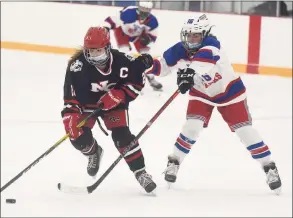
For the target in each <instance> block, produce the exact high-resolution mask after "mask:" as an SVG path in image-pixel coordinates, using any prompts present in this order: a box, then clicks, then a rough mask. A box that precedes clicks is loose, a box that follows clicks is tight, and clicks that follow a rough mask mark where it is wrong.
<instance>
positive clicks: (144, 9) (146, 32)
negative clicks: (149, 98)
mask: <svg viewBox="0 0 293 218" xmlns="http://www.w3.org/2000/svg"><path fill="white" fill-rule="evenodd" d="M152 8H153V3H152V2H151V1H139V2H138V6H128V7H124V8H123V9H122V10H121V11H119V12H118V13H119V14H118V15H117V16H110V17H107V18H106V20H105V23H104V26H105V27H106V28H107V29H108V30H113V32H114V36H115V39H116V42H117V46H118V49H119V50H120V51H122V52H125V53H130V52H131V51H133V49H132V47H131V45H130V43H133V46H134V48H135V49H136V51H137V52H138V53H139V54H143V53H148V52H149V51H150V49H151V46H152V44H154V43H155V42H156V39H157V29H158V21H157V18H156V17H155V16H154V15H153V14H151V10H152ZM146 77H147V79H148V81H149V83H150V85H151V86H152V87H153V89H154V90H161V89H162V87H163V86H162V84H161V83H159V82H158V81H157V80H156V79H155V77H154V75H152V74H149V75H146Z"/></svg>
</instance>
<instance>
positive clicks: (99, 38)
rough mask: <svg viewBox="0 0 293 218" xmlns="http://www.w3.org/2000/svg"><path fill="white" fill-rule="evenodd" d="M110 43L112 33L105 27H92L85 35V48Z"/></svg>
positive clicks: (99, 46) (100, 46) (102, 46)
mask: <svg viewBox="0 0 293 218" xmlns="http://www.w3.org/2000/svg"><path fill="white" fill-rule="evenodd" d="M108 44H110V34H109V32H108V30H107V29H105V28H104V27H90V28H89V29H88V31H87V33H86V35H85V37H84V44H83V46H84V48H86V49H89V48H104V47H106V46H107V45H108Z"/></svg>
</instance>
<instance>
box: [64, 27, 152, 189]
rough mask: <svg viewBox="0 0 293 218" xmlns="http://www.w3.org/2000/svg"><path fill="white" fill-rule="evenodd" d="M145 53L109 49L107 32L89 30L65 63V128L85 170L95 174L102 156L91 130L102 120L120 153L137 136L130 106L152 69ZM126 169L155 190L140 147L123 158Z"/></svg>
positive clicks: (147, 187) (133, 149) (91, 174)
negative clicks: (92, 114)
mask: <svg viewBox="0 0 293 218" xmlns="http://www.w3.org/2000/svg"><path fill="white" fill-rule="evenodd" d="M152 63H153V59H152V57H151V56H150V55H148V54H143V55H140V56H138V57H137V58H134V57H131V56H129V55H126V54H124V53H121V52H119V51H118V50H114V49H111V48H110V34H109V32H108V31H107V30H106V29H105V28H104V27H91V28H89V30H88V31H87V33H86V35H85V37H84V45H83V49H81V50H79V51H77V53H76V54H74V55H73V56H72V58H71V60H70V61H69V63H68V67H67V71H66V77H65V84H64V109H63V110H62V113H61V114H62V117H63V123H64V126H65V130H66V132H67V133H69V134H70V141H71V143H72V145H73V146H74V147H75V148H76V149H77V150H79V151H81V153H82V154H83V155H86V156H87V157H88V166H87V172H88V174H89V175H90V176H95V175H96V174H97V172H98V170H99V165H100V161H101V158H102V154H103V149H102V147H101V146H100V145H99V144H98V142H97V141H96V139H95V138H94V137H93V134H92V128H93V127H94V125H95V122H96V121H97V119H98V118H97V117H98V116H101V118H102V119H103V121H104V123H105V126H106V127H107V129H108V130H110V131H112V140H113V142H114V144H115V146H116V148H117V149H118V150H119V152H122V151H123V150H124V149H125V148H126V147H127V146H128V145H129V144H130V142H131V141H133V139H134V138H135V136H134V135H133V134H131V132H130V130H129V122H128V121H129V120H128V105H129V103H130V102H131V101H133V100H135V99H136V97H137V96H138V95H139V93H140V91H141V90H142V88H143V87H144V82H145V78H144V71H145V70H146V69H148V68H149V67H151V66H152ZM101 103H103V107H102V112H101V113H99V114H98V115H97V117H95V118H92V119H89V120H88V122H87V123H86V124H85V125H84V126H83V127H82V128H77V125H78V123H79V122H80V121H81V120H83V119H84V118H85V117H86V116H88V115H89V113H90V112H92V111H93V110H95V109H97V108H98V107H99V106H100V105H101ZM124 159H125V161H126V162H127V164H128V166H129V168H130V170H131V171H132V172H133V173H134V175H135V177H136V179H137V180H138V182H139V183H140V185H141V186H142V187H143V188H144V189H145V191H146V192H152V191H153V190H154V189H155V188H156V184H155V183H154V182H153V180H152V177H151V176H150V175H149V174H148V173H147V172H146V170H145V162H144V156H143V153H142V151H141V149H140V146H139V143H138V142H136V145H135V146H134V147H133V148H132V149H131V150H130V151H129V152H128V153H127V154H126V155H125V157H124Z"/></svg>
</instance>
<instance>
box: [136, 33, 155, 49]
mask: <svg viewBox="0 0 293 218" xmlns="http://www.w3.org/2000/svg"><path fill="white" fill-rule="evenodd" d="M139 40H140V44H141V45H142V46H147V45H148V44H150V43H151V42H152V38H151V37H150V36H149V35H148V34H142V35H141V36H140V37H139Z"/></svg>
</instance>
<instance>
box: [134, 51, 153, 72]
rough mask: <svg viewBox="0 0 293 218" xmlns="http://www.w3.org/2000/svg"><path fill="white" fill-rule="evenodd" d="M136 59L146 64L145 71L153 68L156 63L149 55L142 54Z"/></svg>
mask: <svg viewBox="0 0 293 218" xmlns="http://www.w3.org/2000/svg"><path fill="white" fill-rule="evenodd" d="M136 59H137V60H139V61H141V62H142V63H143V64H144V66H145V69H148V68H150V67H151V66H153V63H154V60H153V57H152V56H151V55H149V54H141V55H140V56H138V57H137V58H136Z"/></svg>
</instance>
